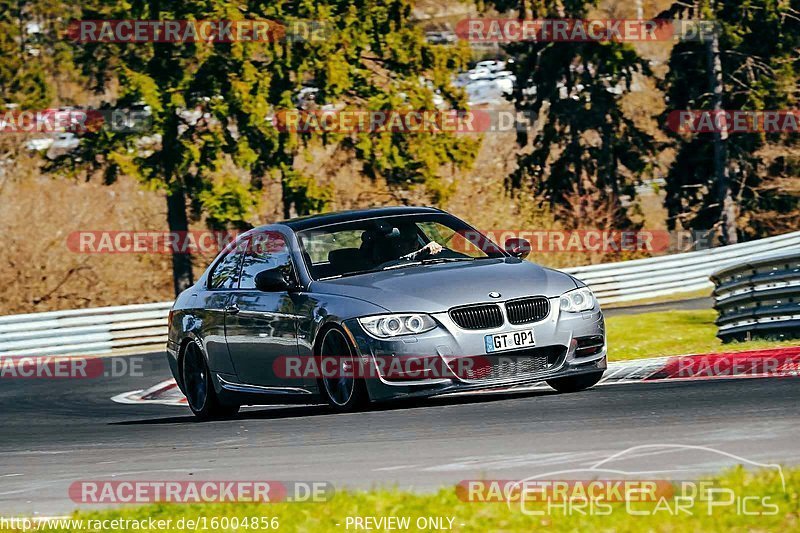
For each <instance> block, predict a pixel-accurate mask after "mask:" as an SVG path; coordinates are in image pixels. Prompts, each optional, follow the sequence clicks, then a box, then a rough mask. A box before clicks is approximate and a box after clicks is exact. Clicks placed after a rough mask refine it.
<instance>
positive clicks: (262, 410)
mask: <svg viewBox="0 0 800 533" xmlns="http://www.w3.org/2000/svg"><path fill="white" fill-rule="evenodd" d="M557 394H559V393H558V392H556V391H552V390H535V391H525V392H516V393H514V392H498V393H485V392H484V393H480V394H471V395H464V396H443V397H433V398H413V399H403V400H393V401H390V402H379V403H374V404H371V405H370V406H369V407H368V408H367V409H364V410H362V411H357V412H354V413H337V412H336V411H334V410H333V409H332V408H331V407H329V406H327V405H292V406H272V407H270V406H254V408H248V409H246V410H245V411H242V412H240V413H239V414H238V415H236V416H235V417H233V418H230V419H227V420H210V421H201V420H198V419H197V418H195V417H194V416H192V415H186V416H170V417H164V418H149V419H145V420H126V421H122V422H110V423H109V425H110V426H136V425H157V424H194V423H201V424H209V423H210V424H213V423H225V422H231V421H236V420H280V419H284V418H305V417H312V416H326V415H328V416H333V415H352V414H365V413H376V412H378V413H379V412H384V411H402V410H407V409H419V408H425V407H439V406H448V405H469V404H474V403H488V402H498V401H505V400H517V399H523V398H536V397H539V396H551V395H557ZM187 409H188V408H187Z"/></svg>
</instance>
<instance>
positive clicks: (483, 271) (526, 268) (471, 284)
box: [311, 258, 577, 313]
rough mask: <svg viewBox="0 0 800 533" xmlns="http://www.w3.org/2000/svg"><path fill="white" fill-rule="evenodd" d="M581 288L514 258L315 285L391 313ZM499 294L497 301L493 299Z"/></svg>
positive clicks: (569, 279)
mask: <svg viewBox="0 0 800 533" xmlns="http://www.w3.org/2000/svg"><path fill="white" fill-rule="evenodd" d="M576 287H577V285H576V283H575V281H574V280H573V279H572V277H570V276H568V275H567V274H564V273H563V272H558V271H556V270H550V269H547V268H542V267H540V266H539V265H536V264H534V263H530V262H528V261H521V260H519V259H516V258H502V259H481V260H477V261H474V262H466V261H464V262H455V263H439V264H432V265H419V266H411V267H404V268H398V269H393V270H385V271H381V272H372V273H369V274H359V275H356V276H350V277H344V278H339V279H331V280H325V281H315V282H314V283H313V284H312V286H311V291H312V292H315V293H324V294H336V295H340V296H349V297H351V298H358V299H360V300H365V301H368V302H372V303H374V304H376V305H379V306H381V307H384V308H386V309H388V310H389V311H392V312H396V313H399V312H424V313H437V312H441V311H446V310H448V309H450V308H451V307H454V306H457V305H466V304H474V303H480V302H487V301H505V300H511V299H513V298H521V297H523V296H538V295H542V296H547V297H553V296H559V295H561V294H563V293H565V292H566V291H568V290H571V289H574V288H576ZM490 292H498V293H500V297H499V298H496V299H495V298H492V297H490V296H489V293H490Z"/></svg>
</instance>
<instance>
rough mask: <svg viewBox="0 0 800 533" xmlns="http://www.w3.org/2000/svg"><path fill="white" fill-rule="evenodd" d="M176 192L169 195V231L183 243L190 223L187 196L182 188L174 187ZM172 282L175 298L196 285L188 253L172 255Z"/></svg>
mask: <svg viewBox="0 0 800 533" xmlns="http://www.w3.org/2000/svg"><path fill="white" fill-rule="evenodd" d="M173 188H174V190H172V191H170V192H169V194H168V195H167V225H168V226H169V231H170V232H171V233H173V234H175V233H177V235H178V236H179V237H178V242H183V240H184V239H185V238H186V232H187V231H188V230H189V221H188V219H187V217H186V195H185V194H184V191H183V189H182V188H180V187H178V186H173ZM172 282H173V285H174V287H175V296H177V295H179V294H180V293H182V292H183V291H185V290H186V289H188V288H189V287H191V286H192V285H193V284H194V273H193V272H192V257H191V255H189V254H188V253H174V252H173V254H172Z"/></svg>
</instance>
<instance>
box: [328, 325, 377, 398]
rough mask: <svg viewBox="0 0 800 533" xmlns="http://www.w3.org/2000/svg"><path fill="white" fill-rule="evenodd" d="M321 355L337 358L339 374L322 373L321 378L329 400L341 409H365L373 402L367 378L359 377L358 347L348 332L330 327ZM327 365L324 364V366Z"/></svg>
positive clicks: (337, 372)
mask: <svg viewBox="0 0 800 533" xmlns="http://www.w3.org/2000/svg"><path fill="white" fill-rule="evenodd" d="M319 355H320V357H321V358H323V359H325V358H333V359H335V360H336V362H337V371H336V373H335V375H333V376H327V375H322V376H321V377H320V379H319V386H320V392H321V393H322V395H323V397H325V399H327V401H328V404H329V405H330V406H331V407H333V409H334V410H336V411H337V412H340V413H349V412H353V411H358V410H360V409H363V408H364V407H365V406H366V405H367V404H368V403H369V393H368V392H367V386H366V384H365V383H364V380H363V379H360V378H359V377H358V374H359V372H358V370H357V369H358V367H357V366H356V365H358V364H359V362H358V358H357V356H356V351H355V348H353V346H352V345H351V344H350V342H349V341H348V340H347V337H346V336H345V334H344V332H342V331H341V330H340V329H338V328H331V329H329V330H327V331H326V332H325V333H324V334H323V337H322V342H321V343H320V347H319ZM324 366H325V365H320V369H322V368H323V367H324ZM348 374H349V375H348Z"/></svg>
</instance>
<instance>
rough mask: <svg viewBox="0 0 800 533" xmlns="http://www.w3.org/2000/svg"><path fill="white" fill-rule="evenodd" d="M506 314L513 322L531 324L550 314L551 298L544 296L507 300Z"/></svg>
mask: <svg viewBox="0 0 800 533" xmlns="http://www.w3.org/2000/svg"><path fill="white" fill-rule="evenodd" d="M506 314H507V315H508V321H509V322H511V323H512V324H530V323H531V322H538V321H540V320H544V319H545V317H547V315H548V314H550V300H548V299H547V298H545V297H544V296H536V297H534V298H522V299H519V300H511V301H510V302H506Z"/></svg>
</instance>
